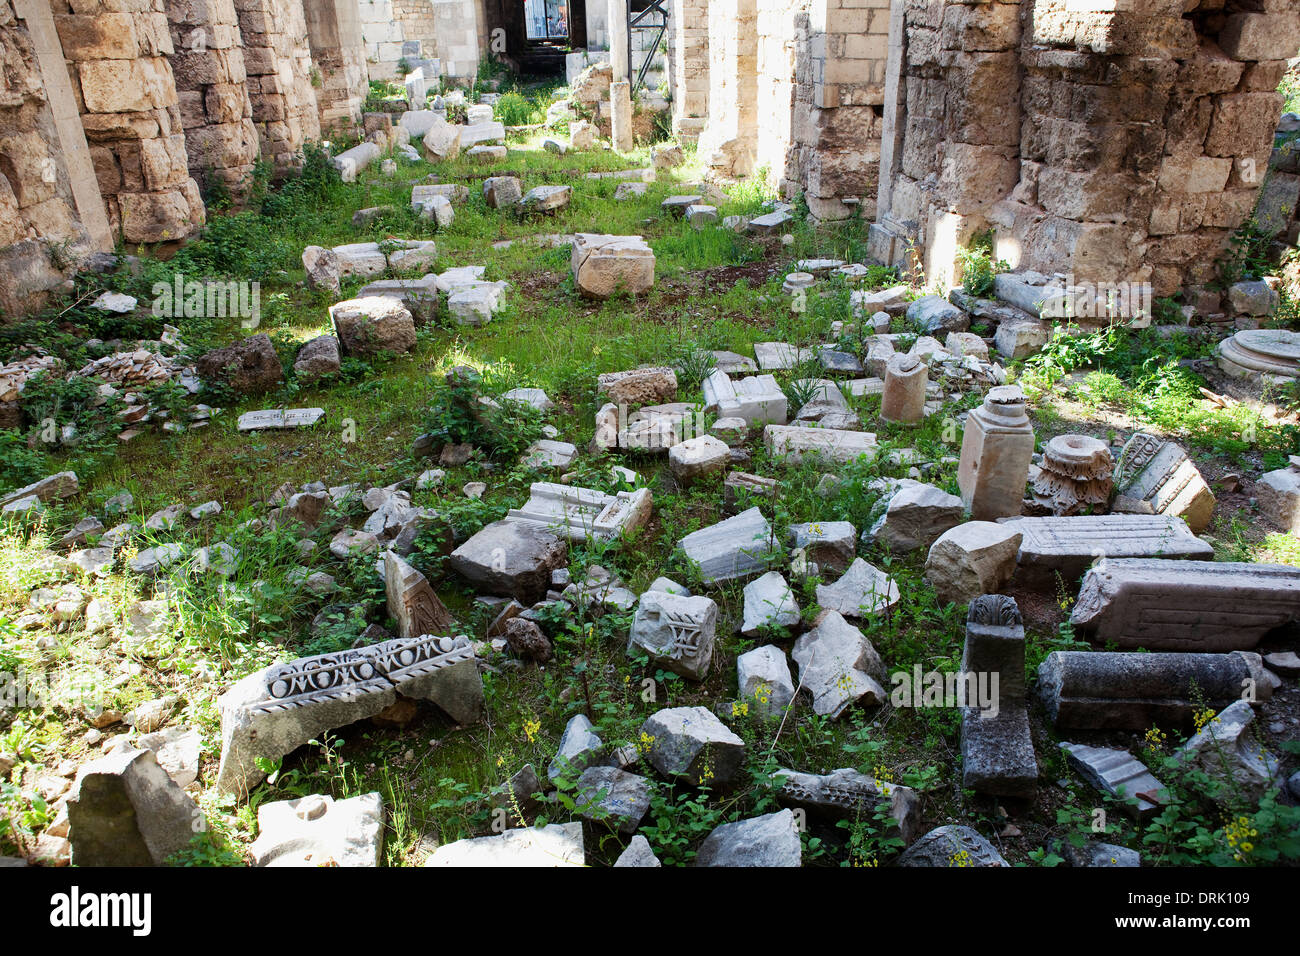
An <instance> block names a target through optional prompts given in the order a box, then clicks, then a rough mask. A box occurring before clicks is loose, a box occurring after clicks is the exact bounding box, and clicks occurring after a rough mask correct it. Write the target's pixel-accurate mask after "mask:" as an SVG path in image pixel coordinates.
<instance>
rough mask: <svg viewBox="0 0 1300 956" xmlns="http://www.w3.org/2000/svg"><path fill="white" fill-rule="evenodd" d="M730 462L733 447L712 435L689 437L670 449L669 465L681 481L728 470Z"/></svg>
mask: <svg viewBox="0 0 1300 956" xmlns="http://www.w3.org/2000/svg"><path fill="white" fill-rule="evenodd" d="M730 463H731V449H730V448H729V447H727V444H726V442H723V441H721V440H719V439H717V438H714V437H713V436H712V435H700V436H698V437H696V438H688V439H686V440H685V441H681V442H678V443H677V444H676V445H673V447H672V448H670V449H668V467H669V468H670V469H671V470H672V473H673V475H674V476H675V477H676V478H677V480H678V481H681V482H690V481H695V480H696V479H699V478H704V477H707V476H708V475H713V474H717V473H719V472H722V471H726V470H727V466H728V465H729V464H730Z"/></svg>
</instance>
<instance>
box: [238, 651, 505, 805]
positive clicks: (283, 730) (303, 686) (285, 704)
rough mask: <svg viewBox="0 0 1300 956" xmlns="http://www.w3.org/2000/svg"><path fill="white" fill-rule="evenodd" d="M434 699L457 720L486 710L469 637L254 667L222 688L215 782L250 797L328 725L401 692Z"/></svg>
mask: <svg viewBox="0 0 1300 956" xmlns="http://www.w3.org/2000/svg"><path fill="white" fill-rule="evenodd" d="M398 694H401V695H402V696H403V697H410V698H414V699H416V700H428V701H430V702H432V703H434V704H436V705H437V706H438V707H439V708H441V709H442V710H443V711H445V712H446V713H447V714H448V716H450V717H451V718H452V719H453V720H456V721H457V722H459V723H470V722H472V721H475V720H477V719H478V718H479V717H480V716H481V714H482V710H483V681H482V678H481V677H480V676H479V672H478V663H477V661H476V660H475V657H474V650H473V648H472V647H471V646H470V642H469V639H468V638H465V637H454V638H453V637H434V636H431V635H423V636H421V637H416V638H397V639H395V640H391V641H384V642H383V643H381V644H373V645H371V646H369V647H361V648H356V649H353V650H347V651H341V652H339V653H336V654H319V655H317V656H315V657H303V658H300V659H298V660H296V661H292V662H290V663H288V664H279V665H276V666H274V667H268V668H267V669H266V670H264V671H259V672H257V673H254V674H250V675H248V676H247V677H245V678H244V679H243V680H241V681H239V682H237V683H236V684H235V685H234V686H232V687H231V688H230V690H228V691H226V693H224V694H222V695H221V697H220V698H219V699H218V701H217V707H218V710H219V711H220V714H221V766H220V768H219V769H218V771H217V788H218V789H219V790H220V791H222V792H223V793H234V794H236V795H237V796H240V797H245V796H247V794H248V791H249V789H250V788H251V787H253V786H255V785H256V784H257V783H259V782H260V781H261V780H262V778H263V777H264V776H265V774H264V773H263V771H262V770H261V769H260V768H259V767H258V765H257V761H258V758H265V759H267V760H278V759H279V758H281V757H283V756H285V755H286V754H288V753H291V752H292V751H293V750H295V749H297V748H298V747H300V746H302V745H303V744H305V743H307V742H308V741H310V740H312V739H313V738H315V737H316V736H317V735H318V734H321V733H324V732H325V731H327V730H334V729H335V728H338V727H343V726H346V725H347V724H352V723H355V722H356V721H358V720H363V719H365V718H366V717H373V716H374V715H375V714H378V713H379V712H380V711H382V710H384V709H385V708H386V707H389V706H391V705H392V704H393V703H394V702H395V701H396V700H397V695H398Z"/></svg>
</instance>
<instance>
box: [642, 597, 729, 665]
mask: <svg viewBox="0 0 1300 956" xmlns="http://www.w3.org/2000/svg"><path fill="white" fill-rule="evenodd" d="M717 622H718V605H717V604H716V603H715V602H714V601H713V600H712V599H711V598H706V597H682V596H681V595H677V594H669V593H668V592H667V591H647V592H645V593H644V594H642V595H641V600H640V601H639V602H638V603H637V608H636V617H635V618H633V620H632V628H631V630H630V631H629V633H628V641H627V650H628V653H629V654H632V653H636V652H637V651H643V652H645V653H647V654H649V655H650V658H651V660H652V661H654V662H655V663H657V664H659V665H661V666H663V667H666V668H668V669H669V670H671V671H673V672H674V673H676V674H681V675H682V676H683V677H689V678H691V679H692V680H703V679H704V678H705V676H707V675H708V672H709V663H710V662H711V661H712V660H713V638H714V631H715V629H716V627H717Z"/></svg>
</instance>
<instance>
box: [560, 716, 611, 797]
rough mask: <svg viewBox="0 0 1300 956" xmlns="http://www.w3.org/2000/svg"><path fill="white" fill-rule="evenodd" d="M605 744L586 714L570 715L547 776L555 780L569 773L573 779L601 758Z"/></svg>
mask: <svg viewBox="0 0 1300 956" xmlns="http://www.w3.org/2000/svg"><path fill="white" fill-rule="evenodd" d="M604 746H605V745H604V743H603V742H602V741H601V739H600V737H599V736H598V735H597V734H596V729H595V728H594V727H593V726H592V723H591V721H590V720H588V719H587V717H586V715H585V714H577V715H575V716H573V717H570V718H569V722H568V723H567V724H565V725H564V733H563V734H561V735H560V746H559V749H558V750H557V751H556V754H555V759H554V760H552V761H551V765H550V766H549V767H547V768H546V776H547V778H548V779H549V780H552V781H554V780H558V779H559V778H560V777H562V776H565V775H566V774H568V775H569V778H570V779H572V778H573V775H575V774H580V773H582V772H583V771H584V770H586V769H587V768H588V767H590V766H591V765H593V764H595V763H596V762H597V761H599V760H600V759H601V754H602V753H603V752H604Z"/></svg>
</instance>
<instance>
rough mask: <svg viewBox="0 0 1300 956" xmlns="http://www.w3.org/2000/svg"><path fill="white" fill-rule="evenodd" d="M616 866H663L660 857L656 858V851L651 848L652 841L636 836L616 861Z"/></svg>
mask: <svg viewBox="0 0 1300 956" xmlns="http://www.w3.org/2000/svg"><path fill="white" fill-rule="evenodd" d="M614 865H615V866H663V864H662V863H660V862H659V857H657V856H655V851H654V850H653V849H651V847H650V841H649V840H647V839H646V838H645V837H643V836H640V835H638V836H634V837H633V838H632V839H631V840H630V841H629V842H628V845H627V849H625V850H624V851H623V852H622V853H620V854H619V855H618V859H617V860H615V861H614Z"/></svg>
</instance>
